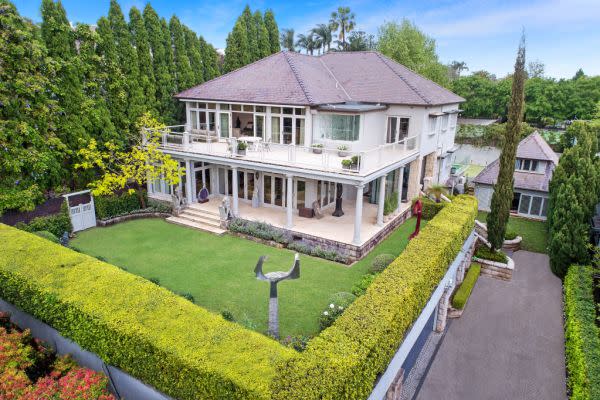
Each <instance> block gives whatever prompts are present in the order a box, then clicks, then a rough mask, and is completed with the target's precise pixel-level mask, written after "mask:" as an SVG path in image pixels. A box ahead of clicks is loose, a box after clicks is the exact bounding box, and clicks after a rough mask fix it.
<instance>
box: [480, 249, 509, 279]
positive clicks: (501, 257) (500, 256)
mask: <svg viewBox="0 0 600 400" xmlns="http://www.w3.org/2000/svg"><path fill="white" fill-rule="evenodd" d="M473 261H477V262H478V263H479V264H480V265H481V273H482V274H483V275H488V276H491V277H493V278H497V279H501V280H503V281H510V280H511V279H512V274H513V271H514V269H515V262H514V261H513V260H512V258H510V257H508V256H507V255H506V254H504V253H502V252H501V251H498V252H496V253H492V252H491V250H490V249H489V248H488V247H486V246H485V245H480V247H479V248H478V249H477V251H476V252H475V255H474V256H473Z"/></svg>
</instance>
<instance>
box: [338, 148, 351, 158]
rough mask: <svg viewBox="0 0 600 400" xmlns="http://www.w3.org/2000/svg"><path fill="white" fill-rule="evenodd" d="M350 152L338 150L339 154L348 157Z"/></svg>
mask: <svg viewBox="0 0 600 400" xmlns="http://www.w3.org/2000/svg"><path fill="white" fill-rule="evenodd" d="M349 155H350V152H349V151H348V150H338V156H340V157H348V156H349Z"/></svg>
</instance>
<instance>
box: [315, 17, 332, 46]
mask: <svg viewBox="0 0 600 400" xmlns="http://www.w3.org/2000/svg"><path fill="white" fill-rule="evenodd" d="M312 33H314V35H315V41H316V42H317V43H318V44H319V47H321V48H322V49H323V53H325V51H326V50H325V48H327V51H329V50H330V49H331V42H332V41H333V32H332V31H331V26H330V25H327V24H318V25H317V26H316V27H314V28H313V29H312Z"/></svg>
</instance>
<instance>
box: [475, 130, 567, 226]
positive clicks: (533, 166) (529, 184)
mask: <svg viewBox="0 0 600 400" xmlns="http://www.w3.org/2000/svg"><path fill="white" fill-rule="evenodd" d="M557 164H558V155H557V154H556V153H555V152H554V150H552V148H550V146H549V145H548V143H547V142H546V141H545V140H544V138H543V137H542V136H541V135H540V134H539V133H538V132H537V131H535V132H533V133H532V134H531V135H529V136H527V137H526V138H525V139H523V140H521V142H520V143H519V146H518V147H517V160H516V163H515V173H514V179H515V183H514V198H513V201H512V206H511V212H512V213H515V214H518V215H521V216H524V217H528V218H538V219H546V214H547V212H548V187H549V184H550V180H551V179H552V173H553V171H554V168H556V165H557ZM499 168H500V160H499V159H497V160H496V161H494V162H492V163H490V164H489V165H488V166H487V167H486V168H485V169H484V170H483V171H481V172H480V173H479V175H477V176H476V177H475V179H473V183H474V184H475V196H476V197H477V199H478V200H479V209H480V210H483V211H489V210H490V205H491V202H492V194H493V193H494V185H495V184H496V179H497V178H498V171H499Z"/></svg>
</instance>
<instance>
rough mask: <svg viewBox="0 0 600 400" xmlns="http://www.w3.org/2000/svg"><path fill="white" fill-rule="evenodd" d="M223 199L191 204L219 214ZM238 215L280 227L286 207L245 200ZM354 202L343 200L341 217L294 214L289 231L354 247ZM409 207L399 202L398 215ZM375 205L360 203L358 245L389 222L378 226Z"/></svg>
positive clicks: (324, 212)
mask: <svg viewBox="0 0 600 400" xmlns="http://www.w3.org/2000/svg"><path fill="white" fill-rule="evenodd" d="M221 199H222V197H219V196H214V197H211V199H210V201H209V202H208V203H204V204H194V207H198V208H204V209H206V210H210V211H213V212H219V205H220V204H221ZM238 207H239V216H240V217H241V218H244V219H248V220H251V221H261V222H267V223H269V224H271V225H273V226H276V227H279V228H285V227H286V210H285V208H275V207H258V208H253V207H252V205H251V204H250V203H248V202H245V201H240V202H239V206H238ZM355 207H356V202H354V201H351V200H344V202H343V206H342V209H343V210H344V215H343V216H341V217H334V216H333V215H331V214H332V213H333V211H334V208H333V207H332V208H328V209H325V210H323V214H324V216H323V218H321V219H316V218H302V217H299V216H298V213H297V212H296V211H295V212H294V226H293V228H292V229H291V230H292V231H295V232H300V233H304V234H308V235H313V236H318V237H322V238H325V239H329V240H335V241H338V242H342V243H346V244H353V243H352V239H353V236H354V210H355ZM409 208H410V203H402V204H401V205H400V214H401V213H404V212H405V211H406V210H408V209H409ZM376 222H377V204H371V203H369V202H367V201H363V218H362V226H361V231H360V238H361V244H363V243H365V242H367V241H368V240H369V239H371V238H372V237H373V236H375V235H376V234H377V233H378V232H379V231H381V230H382V229H383V228H384V227H385V226H386V225H387V224H389V223H390V222H391V221H389V222H385V223H384V224H383V226H377V225H376Z"/></svg>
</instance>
